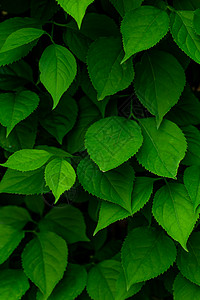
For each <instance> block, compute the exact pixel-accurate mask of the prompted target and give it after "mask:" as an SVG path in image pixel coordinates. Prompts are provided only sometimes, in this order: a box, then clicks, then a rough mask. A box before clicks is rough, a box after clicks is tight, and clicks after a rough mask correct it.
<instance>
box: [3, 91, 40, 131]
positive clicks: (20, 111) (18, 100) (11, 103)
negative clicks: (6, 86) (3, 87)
mask: <svg viewBox="0 0 200 300" xmlns="http://www.w3.org/2000/svg"><path fill="white" fill-rule="evenodd" d="M38 104H39V97H38V95H37V94H35V93H33V92H31V91H21V92H17V93H3V94H0V122H1V124H2V125H3V126H5V127H7V136H8V135H9V134H10V132H11V131H12V129H13V128H14V127H15V125H16V124H17V123H19V122H20V121H22V120H24V119H25V118H26V117H28V116H29V115H30V114H31V113H32V112H33V111H34V110H35V109H36V107H37V106H38Z"/></svg>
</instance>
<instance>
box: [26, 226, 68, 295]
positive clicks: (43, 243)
mask: <svg viewBox="0 0 200 300" xmlns="http://www.w3.org/2000/svg"><path fill="white" fill-rule="evenodd" d="M67 258H68V249H67V244H66V242H65V241H64V240H63V239H62V238H61V237H60V236H58V235H57V234H55V233H53V232H40V233H39V234H37V237H35V238H34V239H33V240H31V241H30V242H29V243H28V244H27V245H26V247H25V248H24V251H23V253H22V265H23V268H24V272H25V274H26V275H27V276H28V278H30V280H31V281H32V282H33V283H34V284H35V285H36V286H37V287H38V288H39V289H40V291H41V292H42V293H43V294H44V296H46V299H47V297H48V296H49V295H50V294H51V292H52V291H53V289H54V287H55V286H56V284H57V283H58V282H59V281H60V279H61V278H62V277H63V274H64V271H65V268H66V266H67Z"/></svg>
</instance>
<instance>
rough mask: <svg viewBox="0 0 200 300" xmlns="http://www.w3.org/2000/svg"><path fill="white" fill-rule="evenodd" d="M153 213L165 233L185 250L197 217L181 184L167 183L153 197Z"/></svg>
mask: <svg viewBox="0 0 200 300" xmlns="http://www.w3.org/2000/svg"><path fill="white" fill-rule="evenodd" d="M152 212H153V215H154V217H155V219H156V220H157V222H158V223H159V224H160V225H161V226H162V227H163V228H164V229H165V230H166V231H167V233H168V234H169V235H170V236H171V237H172V238H173V239H174V240H176V241H178V242H179V243H180V244H181V246H182V247H183V248H184V249H185V250H186V251H187V245H186V244H187V240H188V238H189V235H190V234H191V232H192V230H193V228H194V225H195V223H196V221H197V219H198V215H199V214H198V213H194V208H193V203H192V200H191V199H190V197H189V196H188V194H187V190H186V188H185V186H184V185H183V184H180V183H169V184H167V185H166V186H163V187H162V188H161V189H159V190H158V191H157V192H156V194H155V197H154V201H153V208H152Z"/></svg>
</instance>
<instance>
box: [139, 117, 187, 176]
mask: <svg viewBox="0 0 200 300" xmlns="http://www.w3.org/2000/svg"><path fill="white" fill-rule="evenodd" d="M140 124H141V128H142V134H143V138H144V142H143V144H142V147H141V148H140V150H139V152H138V153H137V154H136V156H137V159H138V161H139V163H140V164H142V165H143V166H144V167H145V168H146V169H147V170H149V171H150V172H152V173H154V174H156V175H158V176H165V177H169V178H175V177H176V174H177V169H178V166H179V163H180V161H181V160H182V159H183V157H184V156H185V152H186V147H187V144H186V140H185V137H184V135H183V133H182V131H181V130H180V128H179V127H178V126H177V125H176V124H174V123H172V122H171V121H168V120H163V122H162V123H161V125H160V127H159V129H157V126H156V121H155V119H154V118H146V119H141V120H140Z"/></svg>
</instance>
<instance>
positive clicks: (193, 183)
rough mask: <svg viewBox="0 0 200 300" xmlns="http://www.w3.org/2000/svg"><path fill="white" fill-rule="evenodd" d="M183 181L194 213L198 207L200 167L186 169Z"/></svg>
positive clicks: (199, 200) (199, 198) (199, 202)
mask: <svg viewBox="0 0 200 300" xmlns="http://www.w3.org/2000/svg"><path fill="white" fill-rule="evenodd" d="M183 180H184V184H185V187H186V189H187V191H188V194H189V196H190V198H191V200H192V202H193V206H194V211H195V210H196V209H197V208H198V206H199V205H200V167H199V166H192V167H189V168H187V169H186V170H185V172H184V177H183Z"/></svg>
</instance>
